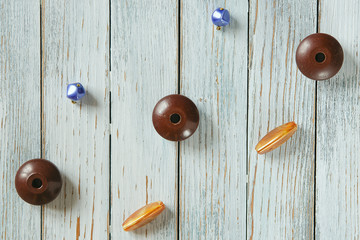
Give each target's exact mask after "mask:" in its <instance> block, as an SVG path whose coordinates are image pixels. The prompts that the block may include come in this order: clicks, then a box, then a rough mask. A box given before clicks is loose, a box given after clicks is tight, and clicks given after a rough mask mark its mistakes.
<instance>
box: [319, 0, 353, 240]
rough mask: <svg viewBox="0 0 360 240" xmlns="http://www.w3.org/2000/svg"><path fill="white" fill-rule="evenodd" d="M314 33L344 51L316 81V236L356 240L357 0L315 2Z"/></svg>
mask: <svg viewBox="0 0 360 240" xmlns="http://www.w3.org/2000/svg"><path fill="white" fill-rule="evenodd" d="M319 9H320V17H319V32H324V33H329V34H331V35H333V36H334V37H335V38H336V39H337V40H338V41H339V42H340V43H341V45H342V47H343V50H344V63H343V67H342V69H341V70H340V72H339V73H338V75H337V76H335V77H334V78H332V79H331V80H329V81H324V82H319V83H318V92H317V96H318V98H317V109H318V110H317V147H316V149H317V151H316V238H317V239H360V205H359V194H360V193H359V184H360V181H359V174H360V161H359V155H360V148H359V147H358V143H359V142H360V131H359V129H360V118H359V117H360V79H359V77H360V72H359V65H360V57H359V41H360V33H359V27H358V25H359V21H360V15H359V12H360V3H359V1H346V2H344V3H339V2H337V1H332V0H330V1H320V4H319Z"/></svg>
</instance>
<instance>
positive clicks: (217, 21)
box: [211, 8, 230, 29]
mask: <svg viewBox="0 0 360 240" xmlns="http://www.w3.org/2000/svg"><path fill="white" fill-rule="evenodd" d="M211 20H212V22H213V24H214V25H216V26H218V29H220V27H222V26H226V25H228V24H229V23H230V13H229V11H228V10H226V9H225V8H217V9H215V11H214V12H213V14H212V15H211Z"/></svg>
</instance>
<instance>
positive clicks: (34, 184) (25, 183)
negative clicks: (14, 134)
mask: <svg viewBox="0 0 360 240" xmlns="http://www.w3.org/2000/svg"><path fill="white" fill-rule="evenodd" d="M61 186H62V179H61V175H60V172H59V170H58V168H57V167H56V166H55V165H54V164H53V163H52V162H50V161H48V160H45V159H32V160H29V161H27V162H25V163H24V164H23V165H22V166H21V167H20V168H19V170H18V171H17V173H16V176H15V187H16V191H17V193H18V194H19V196H20V197H21V198H22V199H23V200H24V201H25V202H27V203H30V204H33V205H43V204H46V203H49V202H51V201H53V200H54V199H55V198H56V197H57V196H58V195H59V193H60V191H61Z"/></svg>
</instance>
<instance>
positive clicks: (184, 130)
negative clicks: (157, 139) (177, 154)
mask: <svg viewBox="0 0 360 240" xmlns="http://www.w3.org/2000/svg"><path fill="white" fill-rule="evenodd" d="M152 121H153V124H154V127H155V130H156V131H157V132H158V133H159V134H160V136H162V137H163V138H165V139H167V140H170V141H182V140H185V139H187V138H188V137H190V136H191V135H192V134H193V133H194V132H195V131H196V129H197V127H198V125H199V111H198V109H197V107H196V105H195V104H194V103H193V102H192V101H191V100H190V99H189V98H187V97H185V96H183V95H180V94H173V95H169V96H166V97H164V98H162V99H161V100H160V101H159V102H158V103H157V104H156V106H155V108H154V111H153V114H152Z"/></svg>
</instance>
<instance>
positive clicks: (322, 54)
mask: <svg viewBox="0 0 360 240" xmlns="http://www.w3.org/2000/svg"><path fill="white" fill-rule="evenodd" d="M343 60H344V52H343V49H342V47H341V45H340V43H339V42H338V41H337V40H336V39H335V38H334V37H332V36H330V35H328V34H324V33H315V34H312V35H309V36H307V37H306V38H305V39H304V40H302V41H301V43H300V44H299V46H298V48H297V50H296V64H297V66H298V68H299V70H300V71H301V72H302V73H303V74H304V75H305V76H306V77H308V78H311V79H313V80H326V79H329V78H331V77H333V76H334V75H335V74H336V73H338V71H339V70H340V68H341V66H342V64H343Z"/></svg>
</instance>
